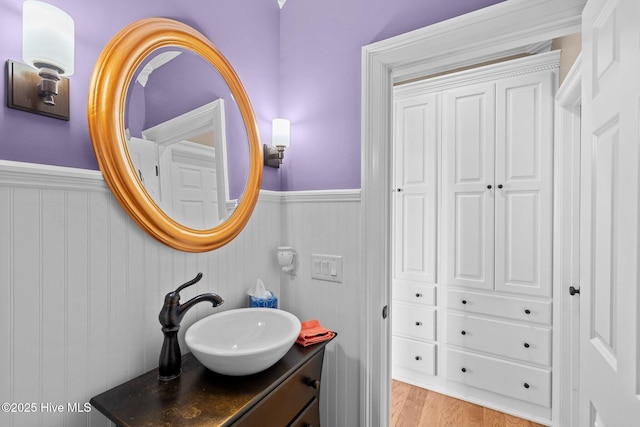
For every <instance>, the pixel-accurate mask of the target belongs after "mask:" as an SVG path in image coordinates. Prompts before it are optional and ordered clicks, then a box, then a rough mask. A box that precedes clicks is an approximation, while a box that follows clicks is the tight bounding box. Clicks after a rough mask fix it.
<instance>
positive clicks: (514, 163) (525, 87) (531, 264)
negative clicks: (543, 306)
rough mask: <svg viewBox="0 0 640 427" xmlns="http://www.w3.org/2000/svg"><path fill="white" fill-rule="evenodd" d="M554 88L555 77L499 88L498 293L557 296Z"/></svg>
mask: <svg viewBox="0 0 640 427" xmlns="http://www.w3.org/2000/svg"><path fill="white" fill-rule="evenodd" d="M554 84H555V76H554V74H553V73H551V72H540V73H536V74H528V75H523V76H516V77H511V78H508V79H502V80H499V81H498V82H497V83H496V169H495V184H496V190H495V199H496V200H495V202H496V211H495V228H496V229H495V231H496V237H495V251H496V252H495V257H496V270H495V289H496V290H497V291H504V292H513V293H519V294H529V295H537V296H547V297H550V296H551V273H552V271H551V255H552V253H551V247H552V245H551V242H552V240H551V237H552V236H551V233H552V219H553V210H552V175H553V157H552V149H553V126H552V119H553V92H554V89H553V88H554Z"/></svg>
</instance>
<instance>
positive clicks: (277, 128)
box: [271, 119, 291, 147]
mask: <svg viewBox="0 0 640 427" xmlns="http://www.w3.org/2000/svg"><path fill="white" fill-rule="evenodd" d="M290 127H291V125H290V123H289V120H287V119H273V122H272V123H271V132H272V134H271V145H273V146H275V147H288V146H289V143H290V138H289V136H290V135H289V132H290Z"/></svg>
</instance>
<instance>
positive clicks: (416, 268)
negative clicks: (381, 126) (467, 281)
mask: <svg viewBox="0 0 640 427" xmlns="http://www.w3.org/2000/svg"><path fill="white" fill-rule="evenodd" d="M436 114H437V108H436V96H435V95H423V96H417V97H412V98H409V99H403V100H399V101H397V102H396V104H395V116H396V119H395V123H396V127H395V132H396V135H395V144H396V147H395V153H394V162H395V165H394V176H395V178H394V183H395V189H394V193H395V197H396V200H395V201H394V208H395V211H394V216H395V220H394V224H395V225H394V227H395V230H394V236H395V237H394V238H395V241H394V248H395V250H394V270H393V277H394V280H395V281H396V282H397V283H400V282H402V283H405V282H406V283H415V282H419V283H421V284H425V283H429V284H434V283H435V282H436V199H437V182H436V177H437V173H436V172H437V171H436V168H437V162H436V159H437V153H436V151H437V146H438V144H437V137H438V126H437V116H436Z"/></svg>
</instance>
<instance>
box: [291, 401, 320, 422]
mask: <svg viewBox="0 0 640 427" xmlns="http://www.w3.org/2000/svg"><path fill="white" fill-rule="evenodd" d="M311 426H313V427H320V405H319V402H318V399H317V398H316V399H313V401H312V402H311V403H309V406H307V408H306V409H305V410H304V411H303V412H302V414H300V416H298V418H296V419H295V420H294V421H293V422H292V423H291V427H311Z"/></svg>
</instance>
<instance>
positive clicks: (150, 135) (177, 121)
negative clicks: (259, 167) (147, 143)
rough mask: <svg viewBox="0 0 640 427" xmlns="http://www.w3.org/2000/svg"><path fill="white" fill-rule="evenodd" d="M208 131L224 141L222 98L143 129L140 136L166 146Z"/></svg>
mask: <svg viewBox="0 0 640 427" xmlns="http://www.w3.org/2000/svg"><path fill="white" fill-rule="evenodd" d="M209 131H213V132H214V133H215V134H216V135H215V136H216V138H220V140H225V141H226V132H225V120H224V99H222V98H219V99H216V100H215V101H213V102H210V103H208V104H205V105H203V106H202V107H198V108H194V109H193V110H191V111H189V112H187V113H184V114H182V115H180V116H177V117H174V118H173V119H170V120H167V121H166V122H162V123H160V124H159V125H156V126H153V127H150V128H149V129H145V130H143V131H142V136H143V138H145V139H150V140H152V141H154V142H155V143H156V144H158V145H167V144H173V143H175V142H179V141H182V140H185V139H189V138H191V137H193V136H196V135H201V134H203V133H206V132H209ZM216 140H218V139H216Z"/></svg>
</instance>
